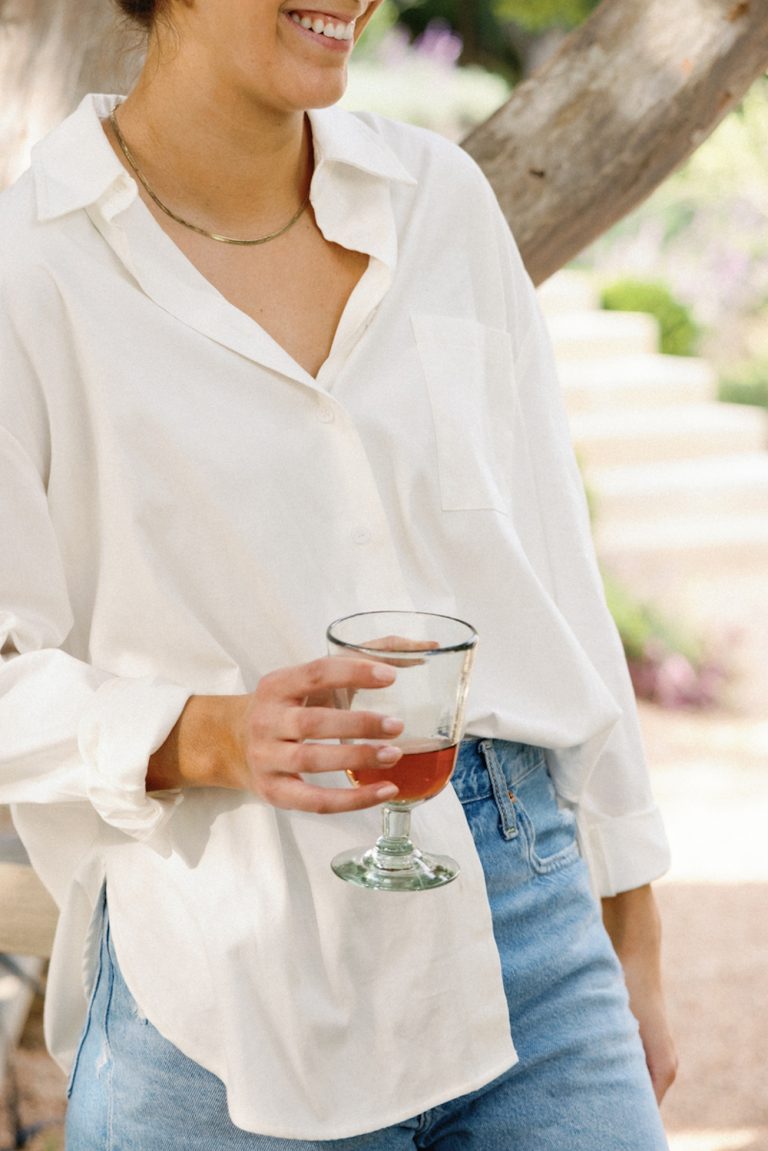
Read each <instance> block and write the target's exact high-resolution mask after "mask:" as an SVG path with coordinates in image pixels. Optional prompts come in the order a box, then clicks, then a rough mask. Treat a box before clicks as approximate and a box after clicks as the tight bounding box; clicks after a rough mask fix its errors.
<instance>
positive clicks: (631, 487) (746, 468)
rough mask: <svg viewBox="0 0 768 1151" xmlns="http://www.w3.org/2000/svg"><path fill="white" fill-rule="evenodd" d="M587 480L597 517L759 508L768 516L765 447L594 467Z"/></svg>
mask: <svg viewBox="0 0 768 1151" xmlns="http://www.w3.org/2000/svg"><path fill="white" fill-rule="evenodd" d="M586 478H587V483H588V485H589V488H590V490H591V491H592V493H593V494H594V498H595V507H596V519H597V521H598V522H599V523H604V524H608V523H614V522H615V523H620V524H634V523H636V522H637V521H647V520H654V521H655V520H658V518H659V513H660V509H663V514H664V517H665V518H666V517H683V516H706V517H711V518H715V517H719V516H728V517H730V516H739V515H740V514H741V513H744V512H748V513H749V514H750V515H757V514H762V516H763V517H764V518H765V520H766V521H767V522H768V452H744V453H742V454H740V455H732V456H708V457H705V458H704V459H692V460H672V461H666V462H660V463H656V464H654V465H653V467H647V466H643V465H639V466H636V467H624V468H593V469H590V470H589V471H588V473H587V477H586Z"/></svg>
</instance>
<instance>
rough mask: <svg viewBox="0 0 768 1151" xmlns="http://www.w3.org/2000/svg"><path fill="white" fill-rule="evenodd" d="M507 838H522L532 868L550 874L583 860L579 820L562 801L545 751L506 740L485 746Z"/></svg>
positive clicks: (502, 825)
mask: <svg viewBox="0 0 768 1151" xmlns="http://www.w3.org/2000/svg"><path fill="white" fill-rule="evenodd" d="M481 746H482V749H483V754H484V755H485V759H486V763H487V765H488V772H489V775H490V777H491V782H492V785H493V792H494V797H495V799H496V805H497V807H498V809H499V819H500V826H501V832H502V835H503V836H504V838H505V839H519V840H520V847H521V849H522V850H523V851H524V853H525V855H526V858H527V860H528V863H529V865H530V867H531V870H532V871H533V872H534V873H535V874H537V875H547V874H549V873H550V872H553V871H557V870H559V869H560V868H562V867H566V866H568V864H570V863H573V862H574V861H575V860H577V859H578V858H579V848H578V843H577V841H576V819H575V816H574V815H573V812H572V811H570V809H569V808H566V807H563V806H561V805H560V803H559V802H558V798H557V793H556V791H555V785H554V784H553V782H552V778H551V776H550V774H549V769H548V767H547V761H546V757H545V755H544V752H543V751H542V750H541V749H538V748H526V749H525V751H526V752H527V754H525V755H522V754H521V752H520V745H518V744H508V743H505V742H504V741H502V740H484V741H483V744H482V745H481Z"/></svg>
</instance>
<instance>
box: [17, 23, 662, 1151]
mask: <svg viewBox="0 0 768 1151" xmlns="http://www.w3.org/2000/svg"><path fill="white" fill-rule="evenodd" d="M378 2H379V0H372V2H367V0H343V2H340V3H339V5H338V7H334V9H333V10H331V11H326V10H324V9H322V10H316V9H313V8H303V7H300V6H294V5H293V4H292V2H291V0H288V2H287V3H286V2H281V0H157V2H156V3H153V0H141V2H138V0H121V7H122V8H123V9H124V11H125V12H127V13H128V14H132V15H134V16H136V17H137V18H139V19H140V21H141V22H142V23H143V24H144V26H145V27H146V29H147V31H148V36H149V38H148V53H147V60H146V65H145V67H144V69H143V72H142V74H141V77H140V79H139V81H138V83H137V85H136V87H135V88H134V90H133V91H132V92H131V93H130V95H129V96H128V97H127V98H126V99H125V100H123V101H119V100H115V99H114V98H111V97H89V98H88V99H87V100H86V101H84V102H83V104H82V105H81V107H80V109H79V110H78V111H77V112H76V113H75V114H74V116H72V117H71V118H70V119H69V120H68V121H66V122H65V123H64V124H63V125H62V126H61V127H60V128H59V129H57V130H56V131H55V132H54V133H53V134H52V135H51V136H50V137H49V138H48V139H47V140H46V141H44V142H43V143H42V144H41V145H39V146H38V148H37V149H36V151H35V155H34V158H33V164H32V169H31V172H30V173H29V174H27V175H26V176H25V177H23V178H22V180H21V181H20V182H19V183H18V184H17V185H16V187H15V188H14V189H12V190H11V191H9V192H8V193H6V194H5V195H4V196H3V199H2V206H1V208H0V227H1V228H2V235H3V245H4V252H5V255H4V260H3V268H2V293H3V310H2V321H1V322H2V337H1V338H2V348H3V356H2V364H3V368H2V387H1V391H0V443H1V444H2V468H3V491H4V500H3V507H2V516H3V527H4V528H5V531H4V533H3V535H4V538H5V539H6V540H7V541H9V547H8V548H7V549H6V552H5V554H4V556H3V559H2V561H1V562H2V565H3V568H2V571H3V582H2V589H3V592H2V594H3V604H2V616H1V617H0V619H2V625H3V638H2V651H3V658H4V663H3V669H2V676H1V677H0V687H1V688H2V695H1V696H0V720H1V721H2V722H1V723H0V730H2V732H3V736H2V751H1V752H0V755H1V757H2V758H1V759H0V767H1V769H2V774H0V800H2V801H5V802H11V803H13V804H14V817H15V820H16V824H17V826H18V828H19V831H20V834H21V835H22V837H23V839H24V841H25V843H26V845H27V848H28V850H29V852H30V856H31V858H32V860H33V863H34V864H35V866H36V868H37V869H38V871H39V873H40V874H41V876H42V878H43V880H44V881H45V883H46V884H47V885H48V887H49V888H50V890H51V891H52V893H53V894H54V896H55V898H56V900H57V902H58V903H59V905H60V907H61V918H60V922H59V928H58V934H57V939H56V944H55V947H54V954H53V957H52V962H51V971H50V977H49V992H48V1003H47V1023H46V1026H47V1037H48V1042H49V1045H50V1048H51V1050H52V1052H53V1054H54V1055H55V1057H56V1058H57V1059H58V1060H59V1061H60V1063H61V1064H62V1066H64V1067H65V1068H67V1069H69V1070H70V1092H71V1099H70V1111H69V1118H68V1147H69V1148H70V1149H71V1151H79V1149H80V1148H97V1147H98V1148H101V1147H105V1148H106V1147H110V1148H117V1147H125V1148H132V1149H133V1148H143V1149H146V1151H154V1149H158V1151H159V1149H160V1148H163V1149H166V1148H177V1147H178V1148H182V1147H183V1148H184V1149H185V1151H188V1149H190V1148H198V1147H199V1148H206V1149H210V1148H213V1147H215V1148H217V1149H226V1148H230V1147H231V1148H254V1149H255V1148H259V1149H269V1151H280V1149H285V1151H290V1149H291V1148H294V1147H295V1148H296V1149H297V1151H298V1149H299V1148H311V1147H314V1146H330V1147H337V1148H339V1149H340V1151H341V1149H344V1151H363V1149H365V1151H384V1149H386V1151H389V1149H391V1148H400V1147H402V1148H412V1147H433V1148H440V1149H441V1151H450V1149H452V1148H458V1147H461V1148H464V1147H466V1148H478V1149H480V1148H481V1149H483V1151H491V1149H495V1148H508V1147H515V1148H521V1149H526V1151H548V1149H550V1148H555V1147H557V1148H561V1147H568V1148H569V1151H594V1149H595V1147H596V1146H600V1147H601V1148H603V1149H605V1151H613V1149H619V1148H627V1149H630V1148H631V1149H633V1151H641V1149H642V1151H655V1149H657V1148H662V1147H664V1146H665V1141H664V1135H663V1132H662V1129H661V1123H660V1120H659V1115H658V1110H657V1107H656V1101H655V1099H654V1090H653V1088H654V1087H655V1093H656V1096H658V1097H659V1098H660V1097H661V1096H662V1095H663V1093H664V1091H665V1089H666V1087H667V1086H668V1084H669V1083H670V1081H671V1079H672V1077H673V1074H674V1056H673V1054H672V1047H671V1043H670V1040H669V1037H668V1032H667V1027H666V1023H665V1016H664V1007H663V1001H662V996H661V990H660V980H659V961H658V952H659V929H658V919H657V915H656V911H655V906H654V902H653V896H652V894H651V889H650V886H649V884H650V882H651V880H653V879H654V878H656V877H657V876H658V875H659V874H661V873H662V872H663V871H664V869H665V867H666V864H667V852H666V845H665V841H664V836H663V831H662V830H661V828H660V824H659V819H658V814H657V812H656V809H655V808H654V806H653V801H652V799H651V796H650V792H649V789H648V781H647V776H646V773H645V771H644V769H643V767H642V753H641V750H640V744H639V739H638V735H637V728H636V721H635V719H634V717H633V710H632V700H631V692H630V690H629V685H628V679H627V675H626V669H625V667H624V664H623V660H622V657H621V652H620V648H619V645H618V642H617V639H616V635H615V631H614V629H613V627H612V624H611V622H610V620H609V618H608V615H607V612H606V609H605V605H604V602H603V598H602V593H601V589H600V581H599V576H598V574H597V571H596V566H595V563H594V558H593V555H592V553H591V545H590V542H589V529H588V522H587V517H586V513H585V507H584V500H583V495H582V492H581V489H580V485H579V480H578V474H577V472H576V468H575V466H574V462H573V457H572V453H571V451H570V448H569V445H568V437H567V430H566V426H565V421H564V417H563V414H562V411H561V408H560V405H559V401H558V397H557V389H556V384H555V382H554V376H553V371H552V365H551V358H550V355H549V351H548V348H547V342H546V338H545V335H544V333H543V328H542V324H541V320H540V318H539V315H538V313H537V310H536V305H535V301H534V297H533V294H532V291H531V289H530V285H529V283H528V281H527V278H526V276H525V273H524V271H523V269H522V266H521V264H520V260H519V257H518V255H517V253H516V250H515V248H514V245H513V243H512V241H511V239H510V237H509V234H508V231H507V229H506V226H505V224H504V221H503V219H502V218H501V215H500V212H499V210H498V207H497V205H496V203H495V201H494V199H493V196H492V194H491V192H490V190H489V188H488V186H487V184H486V183H485V181H484V180H483V178H482V176H481V174H480V173H479V172H478V170H477V169H476V168H475V166H474V165H473V164H472V163H471V161H470V160H469V159H468V158H467V157H466V156H465V155H464V154H463V153H462V152H460V151H459V150H458V149H456V148H454V147H453V146H451V145H449V144H447V143H446V142H444V141H441V140H439V139H437V138H435V137H433V136H432V135H430V134H429V133H425V132H422V131H419V130H416V129H411V128H406V127H404V126H402V125H396V124H393V123H390V122H388V121H385V120H381V119H378V118H375V117H371V116H360V117H357V116H352V115H350V114H347V113H342V112H339V111H336V110H332V109H330V105H332V104H333V103H334V102H335V101H336V100H337V99H338V97H339V96H341V94H342V92H343V89H344V82H345V69H346V63H347V60H348V57H349V53H350V51H351V48H352V45H353V43H354V42H355V41H356V40H357V38H358V37H359V35H360V34H361V33H362V31H363V29H364V28H365V26H366V24H367V23H368V21H369V20H370V18H371V16H372V15H373V13H374V11H375V9H376V7H377V6H378ZM6 495H7V498H6ZM411 607H420V608H425V609H427V610H431V611H437V612H446V613H447V614H454V615H458V616H460V617H463V618H466V619H469V620H470V621H471V622H472V623H473V624H475V625H476V626H477V628H478V631H479V632H480V635H481V651H480V656H479V659H478V664H477V669H476V674H475V678H474V683H473V690H472V697H471V701H470V706H469V711H468V724H467V730H468V732H469V733H470V736H469V737H468V739H467V740H466V742H465V743H464V744H463V746H462V748H461V752H460V756H459V762H458V766H457V771H456V775H455V788H448V789H446V790H445V791H444V792H443V793H442V794H441V795H440V796H439V797H437V798H436V799H433V800H431V801H430V803H429V804H427V805H425V806H424V807H423V808H422V809H420V811H419V813H418V818H419V820H420V825H419V835H420V837H421V839H422V841H423V842H425V843H427V842H433V843H435V844H439V845H445V846H446V847H447V848H449V849H450V851H451V854H452V855H455V856H457V857H458V858H459V859H460V861H461V864H462V875H461V877H460V878H459V879H458V880H457V881H456V882H454V883H453V884H451V885H450V886H448V887H446V888H444V889H441V890H439V891H434V892H428V893H426V892H425V893H415V894H407V895H384V896H381V895H378V894H375V893H371V892H367V891H361V890H358V889H355V888H353V887H351V886H350V885H348V884H344V883H341V882H340V881H339V880H338V879H337V878H336V877H335V876H334V875H333V874H332V873H331V871H330V868H329V866H328V861H329V860H330V859H331V857H332V856H333V855H334V854H335V853H336V852H337V851H338V850H340V849H343V848H346V847H349V846H352V845H353V844H356V843H363V842H369V841H370V840H371V838H372V836H373V834H374V833H375V827H376V823H377V812H376V805H377V804H378V803H380V802H381V800H382V799H383V798H386V797H387V796H388V795H392V794H393V792H394V790H395V789H394V788H393V786H392V784H391V783H389V782H388V781H387V768H388V767H389V766H391V765H392V764H393V763H394V762H396V759H397V757H398V754H399V753H398V751H397V750H396V749H395V748H394V747H391V746H390V747H385V748H384V749H383V750H379V751H378V752H377V751H375V750H373V749H372V748H368V747H366V746H365V745H341V744H339V743H338V742H336V741H338V740H340V739H344V738H351V737H360V736H365V737H375V739H376V740H377V741H378V744H379V746H380V744H381V741H382V740H384V741H386V740H388V739H391V738H392V737H394V736H396V735H397V733H398V732H399V731H400V730H401V727H400V723H399V720H398V717H397V716H391V717H386V718H384V719H382V718H381V717H376V716H373V715H368V716H363V717H361V718H360V717H356V716H353V715H352V714H350V713H344V712H340V711H336V710H333V709H332V708H330V707H328V706H326V703H327V699H328V693H329V692H330V691H331V690H332V689H333V688H335V687H339V686H343V687H347V688H351V689H355V688H357V687H362V686H375V685H376V683H383V682H384V681H383V680H381V679H377V676H381V675H382V674H386V673H382V670H381V669H380V668H377V667H376V665H372V664H370V663H368V662H367V661H346V660H345V661H333V660H330V659H327V658H323V657H322V655H321V653H322V650H323V635H324V630H325V627H326V625H327V624H328V623H329V622H330V621H331V620H332V619H334V618H336V617H338V616H341V615H345V614H350V613H352V612H354V611H359V610H371V609H378V608H406V609H407V608H411ZM342 665H343V666H342ZM390 674H391V673H390ZM372 765H377V766H378V767H379V768H380V769H381V783H380V784H378V785H373V786H369V787H361V788H358V789H352V788H350V787H348V786H345V779H344V776H343V775H339V773H340V772H343V771H344V770H345V769H348V768H350V767H355V766H358V767H360V766H372ZM576 828H578V833H579V842H580V847H581V852H579V849H578V848H577V844H576V838H575V837H576ZM582 857H583V858H582ZM585 860H586V861H587V862H588V865H589V872H588V869H587V862H585ZM590 873H591V881H590V877H589V874H590ZM590 882H591V885H592V890H590ZM595 892H596V893H597V894H599V895H600V896H602V897H603V904H602V912H603V916H602V918H603V920H604V922H605V927H607V930H608V934H606V932H605V930H604V928H603V926H602V923H601V917H600V907H599V904H598V901H597V900H596V899H595V896H594V893H595ZM608 936H610V939H611V940H612V942H613V948H612V947H611V944H610V943H609V939H608ZM614 949H615V950H614ZM616 953H618V956H619V959H620V960H621V963H622V965H623V973H624V977H625V980H626V984H627V985H628V988H629V995H630V999H631V1006H632V1009H633V1011H634V1015H635V1016H636V1018H637V1020H638V1021H639V1036H640V1037H638V1025H637V1023H636V1022H635V1019H634V1017H633V1015H632V1014H631V1013H630V1011H629V1008H628V1004H627V994H626V989H625V983H624V980H622V970H621V967H620V966H619V963H618V961H617V958H616ZM83 957H84V959H83ZM641 1040H642V1043H641ZM643 1048H644V1052H645V1054H643ZM649 1070H650V1075H649V1073H648V1072H649Z"/></svg>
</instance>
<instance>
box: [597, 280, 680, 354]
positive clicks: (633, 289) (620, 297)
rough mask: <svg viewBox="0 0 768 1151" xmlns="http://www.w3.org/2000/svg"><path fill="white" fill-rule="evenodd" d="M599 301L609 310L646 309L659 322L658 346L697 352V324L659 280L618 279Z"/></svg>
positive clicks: (671, 351) (668, 352)
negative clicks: (657, 281)
mask: <svg viewBox="0 0 768 1151" xmlns="http://www.w3.org/2000/svg"><path fill="white" fill-rule="evenodd" d="M600 302H601V305H602V307H603V308H605V309H607V310H608V311H611V312H647V313H648V314H649V315H651V316H655V317H656V319H657V320H658V322H659V331H660V347H661V351H662V352H666V353H667V354H668V355H671V356H692V355H695V353H696V348H697V345H698V340H699V334H700V333H699V328H698V325H697V324H696V323H695V321H694V319H693V317H692V316H691V313H690V311H689V310H688V308H686V307H685V305H684V304H681V303H680V301H679V300H676V299H675V298H674V296H673V295H672V293H671V292H670V291H669V289H668V288H667V287H666V286H665V285H664V284H661V283H654V282H653V281H648V280H635V279H624V280H617V281H616V282H615V283H613V284H609V285H608V286H607V287H606V288H604V289H603V292H602V296H601V301H600Z"/></svg>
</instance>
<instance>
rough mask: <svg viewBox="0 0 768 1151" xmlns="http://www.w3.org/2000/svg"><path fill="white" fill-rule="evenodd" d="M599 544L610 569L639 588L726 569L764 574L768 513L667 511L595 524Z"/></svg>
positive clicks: (654, 588) (649, 589)
mask: <svg viewBox="0 0 768 1151" xmlns="http://www.w3.org/2000/svg"><path fill="white" fill-rule="evenodd" d="M595 544H596V547H597V551H598V554H599V556H600V558H601V560H602V562H603V564H604V565H605V566H606V567H607V569H608V570H610V571H611V572H613V573H614V574H616V575H618V576H620V577H622V578H624V579H625V580H626V581H627V584H628V586H630V587H632V588H633V590H635V591H636V592H638V593H641V594H642V593H647V594H651V595H654V594H658V593H659V591H662V592H663V591H664V590H665V589H667V588H673V587H679V586H680V585H681V581H685V580H688V579H689V578H690V577H693V578H694V579H698V580H700V579H702V578H705V579H706V580H708V581H716V580H718V579H719V578H721V577H722V576H723V575H725V574H728V573H733V574H736V573H739V574H743V575H746V576H749V575H750V574H751V575H758V576H760V577H761V578H762V576H763V573H764V572H765V569H766V565H768V518H766V516H765V515H762V514H753V515H750V514H747V513H744V514H742V515H739V516H723V517H720V518H713V517H712V516H707V515H701V516H685V517H683V516H666V515H664V517H663V518H658V519H657V520H656V521H655V522H651V521H646V522H635V523H619V522H616V521H613V522H611V523H605V524H601V523H600V522H599V520H598V523H597V524H596V526H595Z"/></svg>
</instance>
